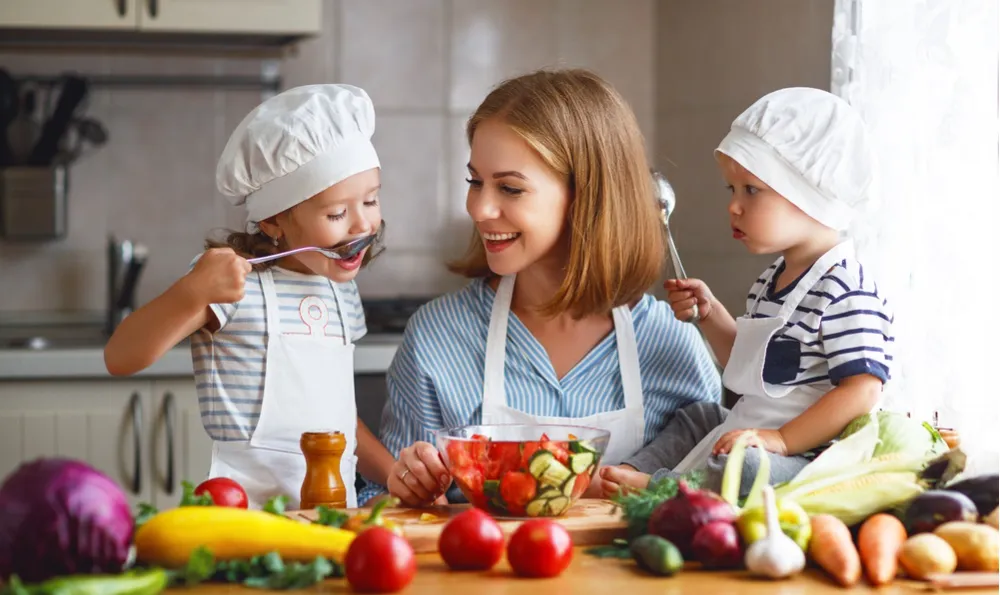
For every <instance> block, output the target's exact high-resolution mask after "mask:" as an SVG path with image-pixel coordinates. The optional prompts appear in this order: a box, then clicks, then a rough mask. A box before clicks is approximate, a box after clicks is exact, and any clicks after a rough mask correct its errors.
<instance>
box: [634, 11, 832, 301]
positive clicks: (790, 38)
mask: <svg viewBox="0 0 1000 595" xmlns="http://www.w3.org/2000/svg"><path fill="white" fill-rule="evenodd" d="M833 5H834V0H753V1H752V2H748V1H746V0H697V1H691V0H659V1H658V2H657V16H656V23H657V26H656V145H655V147H656V150H655V153H654V155H655V156H654V162H655V164H656V165H657V166H658V167H659V168H660V169H661V171H663V172H664V173H665V174H666V175H667V176H668V178H669V179H670V181H671V183H672V184H673V186H674V190H675V191H676V193H677V207H676V210H675V212H674V215H673V216H672V217H671V229H672V231H673V233H674V235H675V241H676V243H677V249H678V251H679V252H680V254H681V259H682V261H683V263H684V268H685V272H686V273H687V274H688V275H689V276H691V277H698V278H701V279H704V280H705V281H706V282H707V283H708V284H709V286H710V287H711V288H712V290H713V291H714V292H715V295H716V296H717V297H718V298H719V299H720V300H722V301H723V303H724V304H726V306H727V308H728V309H729V310H730V312H733V313H734V314H742V313H743V310H744V309H745V308H746V301H745V300H746V294H747V289H749V287H750V285H751V284H752V282H753V280H754V279H755V278H756V276H755V275H756V274H757V273H759V272H760V271H762V270H764V269H765V268H766V267H767V266H768V264H770V262H771V261H772V259H773V258H774V257H773V256H758V257H755V256H751V255H749V254H747V252H746V250H745V249H744V247H743V245H742V244H740V243H739V242H737V241H736V240H733V239H732V232H731V231H730V227H729V215H728V213H727V212H726V207H727V204H728V198H729V197H728V192H727V191H726V189H725V188H724V185H725V184H724V182H723V181H722V178H721V176H720V175H719V172H718V169H717V167H716V165H715V160H714V158H713V157H712V152H713V150H714V149H715V147H716V146H718V143H719V141H721V140H722V138H723V137H724V136H725V135H726V133H727V132H728V131H729V126H730V124H731V123H732V121H733V119H735V118H736V116H738V115H739V114H740V112H742V111H743V110H744V109H746V108H747V107H749V106H750V105H751V104H752V103H753V102H754V101H755V100H756V99H757V98H759V97H761V96H762V95H765V94H767V93H769V92H770V91H773V90H776V89H780V88H782V87H790V86H804V87H817V88H820V89H829V88H830V37H831V30H832V27H833Z"/></svg>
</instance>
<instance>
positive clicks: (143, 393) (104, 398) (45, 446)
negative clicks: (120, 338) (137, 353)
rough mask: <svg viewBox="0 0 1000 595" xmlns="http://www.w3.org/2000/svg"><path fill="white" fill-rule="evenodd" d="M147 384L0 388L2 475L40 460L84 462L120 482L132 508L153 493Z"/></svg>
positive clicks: (15, 385)
mask: <svg viewBox="0 0 1000 595" xmlns="http://www.w3.org/2000/svg"><path fill="white" fill-rule="evenodd" d="M149 402H150V383H149V382H148V381H133V380H116V381H91V382H4V383H2V384H0V474H2V476H3V477H6V476H7V475H8V474H9V473H10V472H11V471H13V470H14V469H15V468H17V467H18V466H19V465H20V464H21V463H23V462H27V461H31V460H34V459H37V458H39V457H57V456H58V457H67V458H73V459H79V460H83V461H86V462H87V463H89V464H90V465H92V466H93V467H95V468H97V469H99V470H100V471H103V472H104V473H106V474H107V475H108V476H110V477H111V478H113V479H114V480H115V481H117V482H118V483H119V485H120V486H121V487H122V488H123V489H124V491H125V493H126V494H127V495H128V497H129V500H130V503H131V504H132V506H133V508H134V507H135V506H136V505H137V504H138V503H139V502H150V501H151V496H152V493H153V490H152V482H151V481H150V473H149V463H148V459H149V457H148V455H147V451H148V442H147V440H146V439H145V437H146V436H147V435H148V434H147V428H148V426H149V423H148V412H149Z"/></svg>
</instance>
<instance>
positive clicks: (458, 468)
mask: <svg viewBox="0 0 1000 595" xmlns="http://www.w3.org/2000/svg"><path fill="white" fill-rule="evenodd" d="M435 438H436V440H437V448H438V450H439V451H441V455H442V457H443V458H444V462H445V465H446V466H447V467H448V471H449V472H451V475H452V477H454V478H455V483H457V484H458V487H459V489H461V490H462V493H463V494H465V497H466V498H467V499H468V500H469V502H471V503H472V505H473V506H475V507H477V508H481V509H483V510H486V511H487V512H490V513H491V514H493V515H496V516H507V517H557V516H561V515H563V514H565V513H566V511H567V510H569V509H570V506H572V505H573V503H574V502H576V500H577V499H579V498H580V496H581V495H583V493H584V492H585V491H587V487H588V486H589V485H590V481H591V479H592V478H593V476H594V473H595V472H596V471H597V467H598V465H599V464H600V462H601V457H603V456H604V451H605V450H606V449H607V447H608V440H610V438H611V432H609V431H607V430H601V429H598V428H590V427H586V426H571V425H539V424H528V425H507V424H499V425H478V426H462V427H458V428H448V429H444V430H438V431H437V432H436V433H435Z"/></svg>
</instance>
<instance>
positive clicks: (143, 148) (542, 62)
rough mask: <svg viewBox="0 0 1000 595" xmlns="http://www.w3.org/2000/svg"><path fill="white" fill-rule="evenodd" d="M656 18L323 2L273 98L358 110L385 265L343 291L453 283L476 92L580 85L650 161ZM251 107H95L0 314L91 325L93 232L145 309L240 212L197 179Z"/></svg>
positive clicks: (10, 256) (50, 64) (183, 93)
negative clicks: (308, 93)
mask: <svg viewBox="0 0 1000 595" xmlns="http://www.w3.org/2000/svg"><path fill="white" fill-rule="evenodd" d="M657 4H658V3H657V2H656V0H615V1H614V2H611V1H608V0H330V1H329V2H326V3H324V8H325V9H326V10H325V15H324V33H323V35H322V36H321V37H319V38H317V39H314V40H311V41H308V42H306V43H305V44H304V45H303V46H302V47H301V48H300V52H299V54H298V55H297V56H296V57H293V58H290V59H288V60H287V61H286V62H284V63H283V64H282V65H281V71H282V74H283V76H284V77H285V81H286V84H287V85H288V86H294V85H299V84H305V83H315V82H330V81H342V82H349V83H353V84H357V85H359V86H361V87H363V88H365V89H366V90H367V91H368V92H369V93H370V94H371V96H372V98H373V100H374V101H375V104H376V114H377V116H376V117H377V125H376V127H377V131H376V138H375V142H376V146H377V148H378V150H379V152H380V156H381V159H382V163H383V188H384V191H383V204H384V207H383V208H384V213H385V217H386V220H387V222H388V225H389V227H388V234H389V235H388V240H389V244H390V249H391V250H390V251H389V252H387V253H386V254H385V255H384V257H383V258H382V259H380V260H379V261H378V262H377V263H376V264H375V266H373V267H372V268H371V269H370V270H368V271H365V272H363V273H362V274H361V275H360V276H359V283H360V284H361V285H362V291H363V295H366V296H395V295H426V294H434V293H439V292H442V291H446V290H448V289H451V288H453V287H456V285H457V284H460V283H461V282H462V281H461V280H459V279H455V278H454V277H451V276H450V275H449V274H448V273H447V272H446V271H445V270H444V268H443V266H442V262H443V261H444V260H445V259H446V258H447V257H449V256H454V255H456V254H457V252H456V249H458V248H460V247H463V246H465V244H466V241H467V239H468V233H469V232H468V230H469V226H468V219H467V217H466V215H465V212H464V193H465V189H464V177H465V170H464V164H465V162H466V160H467V157H468V152H467V147H466V142H465V140H464V137H463V131H462V129H463V125H464V121H465V118H467V116H468V115H469V113H470V112H471V111H472V110H473V109H474V108H475V107H476V105H477V104H478V102H479V101H481V100H482V99H483V98H484V97H485V95H486V93H487V91H488V89H489V87H490V86H491V85H492V84H494V83H496V82H499V81H500V80H501V79H502V78H504V77H506V76H509V75H512V74H517V73H520V72H523V71H526V70H530V69H534V68H538V67H545V66H557V65H562V66H570V65H573V66H585V67H589V68H592V69H594V70H596V71H597V72H598V73H600V74H602V75H604V76H606V77H607V78H608V79H609V80H610V81H611V82H612V83H613V84H615V85H616V86H618V88H619V89H620V90H621V91H622V93H623V94H624V95H625V97H626V98H627V99H628V100H629V101H630V102H631V103H632V105H633V107H634V109H635V110H636V112H637V115H638V117H639V121H640V123H641V125H642V127H643V130H644V132H645V133H646V135H647V137H648V142H649V146H650V147H654V146H656V144H655V136H654V132H655V131H656V129H657V124H656V122H655V118H656V108H655V104H654V92H655V90H656V89H655V82H654V81H655V76H654V75H655V67H654V61H655V59H656V57H657V51H656V49H655V48H656V45H657V40H658V39H659V40H660V43H661V44H662V37H663V35H664V33H663V31H662V27H657V21H656V19H655V15H656V10H657V7H656V5H657ZM680 4H683V2H682V3H680ZM692 4H697V3H696V2H692ZM734 4H739V3H738V2H734ZM663 18H666V17H663ZM678 27H679V25H676V24H675V25H673V29H678ZM662 49H663V48H662V47H661V51H660V52H659V53H660V54H661V55H662V54H663V51H662ZM683 53H684V54H690V53H691V52H690V51H689V50H687V49H684V50H683ZM0 65H2V66H4V67H5V68H8V69H9V70H11V71H12V72H13V73H14V74H15V75H16V74H20V73H31V74H46V73H57V72H61V71H63V70H67V69H76V70H79V71H81V72H84V73H88V72H89V73H115V74H120V73H140V74H149V73H168V74H191V73H194V74H212V73H219V74H224V73H239V74H256V73H259V72H260V69H261V63H260V62H259V61H256V60H246V59H242V60H239V59H230V58H190V57H188V58H184V57H149V56H121V55H86V56H78V57H72V58H71V57H66V56H60V55H51V54H46V55H24V54H17V55H11V54H7V55H3V54H0ZM672 97H673V96H670V98H667V99H664V100H661V102H660V103H661V104H662V102H663V101H667V102H669V101H672V100H673V99H672ZM260 99H261V97H260V94H259V93H258V92H253V91H221V90H201V91H192V90H185V89H166V90H149V89H135V90H130V89H116V90H113V91H109V90H97V91H96V92H95V93H94V94H93V96H92V98H91V101H90V108H89V114H90V115H91V116H93V117H96V118H98V119H99V120H101V121H102V122H103V123H104V124H105V125H106V126H107V128H108V131H109V134H110V141H109V144H108V145H106V146H105V147H104V148H103V149H101V150H100V151H99V152H96V153H94V154H93V155H92V156H90V157H87V158H85V159H84V160H82V161H81V162H80V163H79V164H78V165H76V166H75V167H73V170H72V174H71V182H70V184H71V190H70V192H71V194H70V207H69V217H70V232H69V236H68V237H67V238H66V239H65V240H63V241H60V242H52V243H40V244H15V243H4V242H3V241H2V240H0V313H3V312H8V313H9V312H12V311H21V312H27V311H57V310H62V311H71V310H100V309H101V308H103V305H104V300H105V279H104V275H105V270H106V267H105V260H104V259H105V245H106V237H107V235H108V234H109V233H114V234H117V235H119V236H122V237H128V238H132V239H135V240H137V241H141V242H143V243H145V244H147V245H148V246H149V247H150V249H151V260H150V264H149V265H148V267H147V270H146V271H145V273H144V275H143V277H142V279H141V282H140V288H139V301H140V302H146V301H148V300H149V299H151V298H152V297H154V296H155V295H157V294H158V293H160V292H161V291H163V290H164V289H165V288H166V287H167V286H168V285H169V284H170V283H171V282H173V281H174V280H175V279H176V278H177V277H178V276H179V275H181V274H183V272H184V271H185V270H186V267H187V265H188V263H189V262H190V261H191V259H192V257H193V256H194V255H195V254H197V253H198V251H199V250H200V246H201V242H202V240H203V238H204V236H205V234H206V232H209V231H211V229H213V228H216V227H224V226H229V227H240V226H242V223H243V215H242V213H241V212H240V211H239V210H236V209H233V208H230V207H228V205H227V204H226V203H225V202H224V201H223V200H222V199H221V198H220V197H219V196H218V195H217V194H216V192H215V184H214V170H215V163H216V159H217V158H218V155H219V152H220V151H221V150H222V147H223V145H224V144H225V142H226V139H227V137H228V135H229V133H230V131H231V130H232V129H233V127H235V126H236V124H237V123H238V122H239V121H240V120H241V119H242V118H243V116H244V115H245V114H246V113H247V112H248V111H249V110H250V109H252V108H253V106H254V105H256V104H257V103H258V102H259V101H260ZM661 115H662V114H661ZM668 130H669V128H668ZM668 148H669V149H673V148H674V146H672V145H671V146H670V147H660V150H661V152H664V151H666V153H665V154H669V153H670V151H667V149H668ZM651 152H652V151H651ZM690 216H691V215H690V213H689V212H685V213H683V215H682V217H684V218H690ZM684 235H688V234H684ZM682 237H683V236H682ZM681 241H682V242H685V241H689V238H687V239H682V240H681Z"/></svg>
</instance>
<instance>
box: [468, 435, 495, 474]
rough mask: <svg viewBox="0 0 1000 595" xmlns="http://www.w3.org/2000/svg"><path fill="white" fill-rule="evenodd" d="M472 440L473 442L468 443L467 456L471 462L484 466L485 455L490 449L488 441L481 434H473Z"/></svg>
mask: <svg viewBox="0 0 1000 595" xmlns="http://www.w3.org/2000/svg"><path fill="white" fill-rule="evenodd" d="M472 439H473V440H474V442H469V443H468V448H469V455H470V456H471V457H472V460H473V461H475V462H476V463H479V465H480V466H483V465H485V464H486V453H487V451H488V450H489V448H490V439H489V438H487V437H486V436H483V435H482V434H473V435H472Z"/></svg>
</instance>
